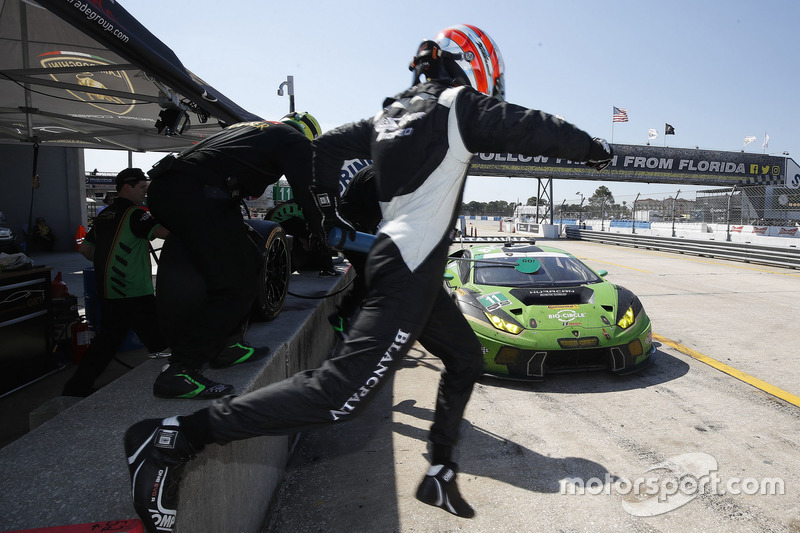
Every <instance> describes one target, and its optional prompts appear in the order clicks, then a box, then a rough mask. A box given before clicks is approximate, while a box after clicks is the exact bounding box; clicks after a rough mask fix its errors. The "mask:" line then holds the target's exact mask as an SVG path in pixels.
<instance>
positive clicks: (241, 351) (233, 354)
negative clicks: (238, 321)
mask: <svg viewBox="0 0 800 533" xmlns="http://www.w3.org/2000/svg"><path fill="white" fill-rule="evenodd" d="M268 353H269V348H267V347H266V346H264V347H262V348H255V347H254V346H250V345H249V344H248V343H246V342H245V341H239V342H237V343H234V344H231V345H230V346H228V347H227V348H225V349H224V350H222V352H220V354H219V355H217V356H216V357H215V358H214V359H212V360H211V361H210V362H209V363H208V366H210V367H211V368H227V367H229V366H233V365H240V364H242V363H249V362H250V361H258V360H259V359H262V358H264V357H266V355H267V354H268Z"/></svg>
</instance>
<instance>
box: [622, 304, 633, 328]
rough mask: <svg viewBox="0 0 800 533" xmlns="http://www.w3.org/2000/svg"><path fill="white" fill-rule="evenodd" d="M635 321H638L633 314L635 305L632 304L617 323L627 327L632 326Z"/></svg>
mask: <svg viewBox="0 0 800 533" xmlns="http://www.w3.org/2000/svg"><path fill="white" fill-rule="evenodd" d="M634 322H636V317H635V316H634V314H633V306H631V307H629V308H628V310H627V311H625V314H624V315H622V318H620V319H619V321H618V322H617V325H618V326H619V327H621V328H622V329H627V328H629V327H631V326H632V325H633V323H634Z"/></svg>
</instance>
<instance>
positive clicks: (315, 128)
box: [281, 111, 322, 141]
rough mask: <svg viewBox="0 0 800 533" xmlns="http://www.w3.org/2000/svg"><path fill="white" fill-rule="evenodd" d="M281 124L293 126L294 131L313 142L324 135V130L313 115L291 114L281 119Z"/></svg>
mask: <svg viewBox="0 0 800 533" xmlns="http://www.w3.org/2000/svg"><path fill="white" fill-rule="evenodd" d="M281 122H282V123H284V124H288V125H289V126H292V127H293V128H294V129H296V130H297V131H299V132H300V133H302V134H303V135H305V136H306V137H308V140H309V141H313V140H314V139H315V138H317V137H318V136H319V134H320V133H322V128H321V127H320V126H319V122H317V119H315V118H314V117H313V116H312V115H311V113H307V112H305V111H302V112H300V113H289V114H287V115H285V116H284V117H283V118H282V119H281Z"/></svg>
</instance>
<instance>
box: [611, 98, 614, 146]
mask: <svg viewBox="0 0 800 533" xmlns="http://www.w3.org/2000/svg"><path fill="white" fill-rule="evenodd" d="M611 144H614V106H613V105H612V106H611Z"/></svg>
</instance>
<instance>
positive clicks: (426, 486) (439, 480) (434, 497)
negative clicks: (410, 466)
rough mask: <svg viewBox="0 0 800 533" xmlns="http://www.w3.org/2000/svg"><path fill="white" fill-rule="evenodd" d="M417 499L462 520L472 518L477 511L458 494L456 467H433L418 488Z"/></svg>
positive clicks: (451, 465)
mask: <svg viewBox="0 0 800 533" xmlns="http://www.w3.org/2000/svg"><path fill="white" fill-rule="evenodd" d="M417 499H418V500H419V501H421V502H423V503H427V504H428V505H433V506H434V507H441V508H442V509H444V510H445V511H447V512H450V513H453V514H454V515H456V516H460V517H461V518H472V517H473V516H475V509H473V508H472V507H471V506H470V504H468V503H467V502H466V501H465V500H464V498H462V497H461V494H460V493H459V492H458V486H457V485H456V465H455V464H452V463H451V464H449V465H432V466H431V467H430V468H429V469H428V474H427V475H426V476H425V477H424V478H423V479H422V482H421V483H420V484H419V488H417Z"/></svg>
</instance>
